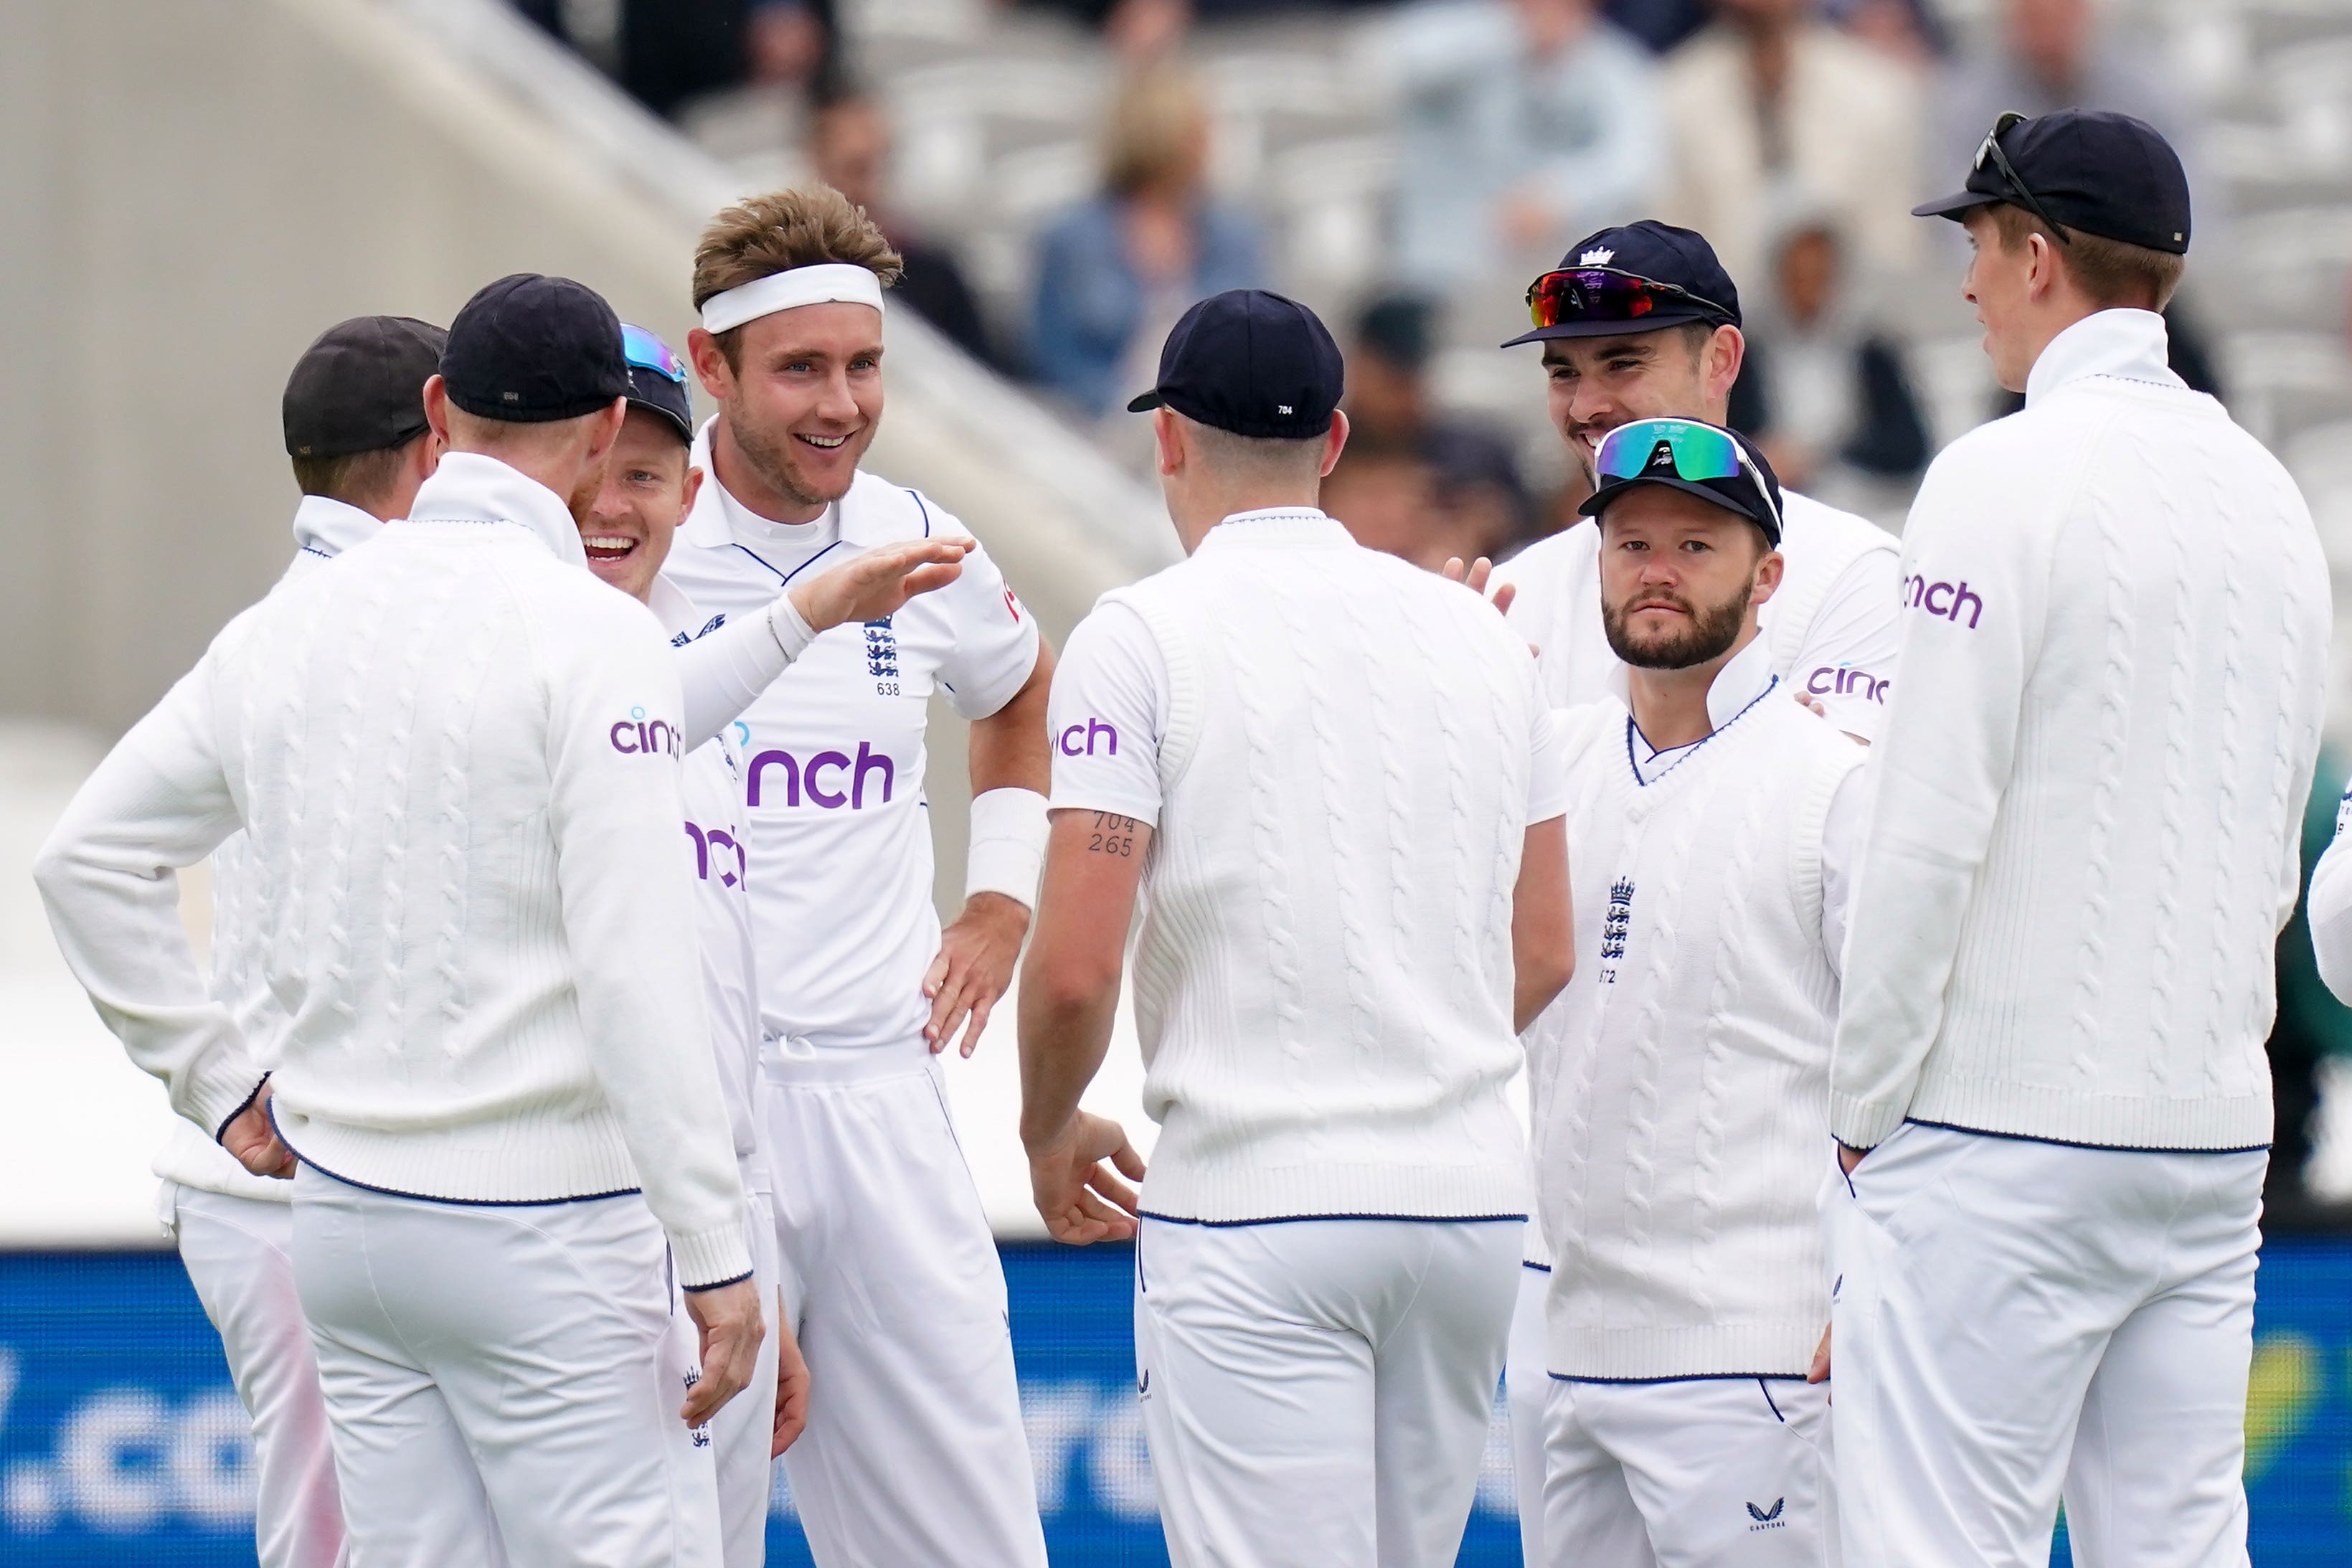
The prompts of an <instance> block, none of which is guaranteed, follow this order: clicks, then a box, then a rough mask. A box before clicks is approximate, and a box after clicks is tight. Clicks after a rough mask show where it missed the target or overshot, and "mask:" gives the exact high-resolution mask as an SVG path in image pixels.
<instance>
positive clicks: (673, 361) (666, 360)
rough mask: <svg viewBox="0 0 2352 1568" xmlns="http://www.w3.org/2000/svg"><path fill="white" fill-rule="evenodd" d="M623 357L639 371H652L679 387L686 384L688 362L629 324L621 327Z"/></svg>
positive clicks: (625, 323) (656, 339)
mask: <svg viewBox="0 0 2352 1568" xmlns="http://www.w3.org/2000/svg"><path fill="white" fill-rule="evenodd" d="M621 357H622V358H624V359H625V360H627V361H628V362H629V363H631V364H632V365H635V367H636V368H637V369H639V370H649V371H652V372H653V373H654V374H656V375H658V376H660V377H662V378H663V379H665V380H667V381H674V382H676V383H677V384H678V385H680V386H684V385H685V384H686V362H685V361H684V360H682V359H680V358H678V357H677V353H676V352H675V351H674V350H672V349H671V347H670V346H669V345H668V344H667V343H666V342H662V341H661V340H660V339H659V338H657V337H656V336H654V335H653V334H652V333H651V332H649V331H646V330H645V329H644V328H643V327H635V326H631V325H629V324H628V323H627V322H623V323H622V325H621Z"/></svg>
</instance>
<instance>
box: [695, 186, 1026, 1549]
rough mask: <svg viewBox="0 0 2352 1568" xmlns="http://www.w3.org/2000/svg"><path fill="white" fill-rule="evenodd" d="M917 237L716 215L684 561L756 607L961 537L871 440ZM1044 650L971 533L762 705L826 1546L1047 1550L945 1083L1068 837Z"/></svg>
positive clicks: (796, 1318)
mask: <svg viewBox="0 0 2352 1568" xmlns="http://www.w3.org/2000/svg"><path fill="white" fill-rule="evenodd" d="M897 277H898V256H897V255H896V254H895V253H894V252H893V251H892V250H891V248H890V246H889V243H888V241H887V239H885V238H884V237H883V236H882V234H881V231H880V230H879V229H877V227H876V226H874V225H873V224H872V223H871V222H870V221H868V219H867V218H866V216H865V214H864V213H863V212H862V211H861V210H860V209H858V208H856V207H855V206H852V205H850V204H849V202H848V201H847V200H846V199H845V198H844V197H843V196H842V195H840V193H839V192H837V191H835V190H832V189H831V188H829V187H827V186H823V185H815V186H811V187H808V188H805V189H802V190H793V191H781V192H777V193H774V194H772V195H764V196H759V197H755V198H753V199H751V200H750V201H747V202H744V203H742V204H740V205H737V206H733V207H730V208H728V209H727V210H725V211H724V212H721V213H720V214H719V216H717V217H716V218H715V219H713V220H712V222H711V225H710V226H709V229H707V230H706V231H705V233H704V235H703V237H702V241H701V243H700V245H699V247H698V249H697V252H696V256H695V268H694V299H695V303H696V305H697V306H698V308H699V309H700V310H701V312H702V326H701V327H700V328H699V329H698V330H697V331H694V332H693V333H692V334H691V335H690V337H689V338H688V348H689V351H690V353H691V354H692V357H693V361H694V367H695V370H696V372H697V374H698V375H699V376H700V378H701V381H702V384H703V388H704V390H705V391H707V392H708V393H709V395H711V396H712V397H713V398H715V399H717V400H718V404H719V414H718V416H717V417H715V418H713V419H711V420H709V422H707V423H706V424H704V426H702V428H701V429H700V431H699V432H698V434H697V435H696V437H695V441H694V447H693V454H692V456H693V462H694V465H695V466H696V467H698V468H701V469H702V470H703V472H704V473H705V475H707V476H708V478H707V479H706V480H705V482H704V484H703V485H702V488H701V489H700V491H699V492H698V494H697V496H696V497H695V500H694V502H693V505H692V507H691V508H690V510H688V516H687V520H686V521H685V523H684V525H683V526H682V527H680V528H679V529H678V531H677V542H676V546H675V548H674V549H673V550H672V552H671V553H670V556H669V559H668V561H667V563H666V564H665V566H664V568H663V576H664V578H665V579H666V580H667V581H668V582H669V583H670V584H673V585H675V586H676V587H677V589H679V590H680V591H681V592H682V593H683V594H684V595H686V597H688V599H690V600H692V601H693V602H694V603H695V604H696V605H698V606H699V608H700V609H702V610H703V611H706V612H711V613H715V614H716V615H717V616H721V617H727V616H742V615H745V614H749V613H754V612H757V611H759V610H761V608H762V607H763V606H765V605H768V604H769V603H770V602H771V601H772V599H773V598H774V596H775V595H776V593H777V590H778V588H779V586H780V585H782V584H787V583H791V582H793V581H794V580H795V579H796V578H798V577H800V576H801V574H803V573H804V572H807V571H809V570H810V569H812V568H814V567H819V566H823V567H832V566H834V565H835V564H837V563H841V562H843V561H846V560H850V559H853V558H855V557H857V556H859V555H861V554H862V553H864V552H869V551H875V550H878V549H886V548H888V547H889V546H891V545H893V544H897V543H899V542H905V541H910V540H915V541H919V540H923V539H931V538H940V537H948V538H961V537H966V535H965V532H964V530H963V528H962V527H961V524H959V523H958V522H957V521H955V519H953V518H952V517H950V516H949V515H948V514H947V513H946V512H945V511H942V510H940V508H939V507H938V506H937V505H936V504H935V503H933V502H932V501H930V500H929V499H928V498H926V497H924V496H923V495H921V494H919V492H917V491H915V490H911V489H903V488H901V487H899V486H898V485H894V484H891V483H889V482H888V481H887V480H884V479H879V478H877V477H876V476H874V475H872V474H868V473H866V472H863V471H862V470H861V469H860V468H859V462H860V460H861V459H862V458H864V456H865V454H866V447H868V446H869V445H870V444H871V443H872V441H873V439H874V432H875V428H876V426H877V424H878V423H879V421H880V419H881V416H882V354H883V342H882V294H883V289H885V288H886V287H887V286H888V285H889V284H890V283H891V282H893V281H895V279H897ZM1052 672H1053V659H1052V657H1051V654H1050V652H1049V651H1048V650H1047V648H1046V647H1045V645H1044V643H1043V642H1042V641H1041V640H1040V639H1039V637H1038V635H1037V628H1036V626H1035V624H1034V622H1033V621H1032V620H1031V619H1030V617H1029V614H1028V612H1027V611H1026V610H1024V608H1023V607H1022V605H1021V602H1020V600H1019V599H1018V598H1016V597H1015V596H1014V595H1013V591H1012V590H1011V589H1010V588H1009V587H1008V586H1006V584H1005V582H1004V578H1003V574H1001V573H999V572H998V571H997V569H996V567H995V565H994V563H992V562H991V561H990V560H989V558H988V555H987V552H985V551H983V550H982V549H981V548H980V547H979V545H978V544H977V543H974V544H973V545H972V546H971V550H970V552H968V553H967V554H966V555H965V556H964V558H963V561H962V572H961V576H960V577H959V578H958V579H957V580H956V581H955V582H954V583H953V584H950V585H949V586H947V587H945V588H942V589H940V590H939V591H938V592H936V593H931V594H927V595H923V596H922V597H921V598H919V599H917V600H914V601H913V602H911V603H909V604H908V605H907V606H906V607H905V608H904V609H901V610H899V611H898V612H897V613H896V614H894V615H890V616H883V617H881V618H879V619H877V620H873V621H869V622H866V623H864V624H862V625H855V626H841V627H839V628H837V629H835V630H832V631H828V632H824V633H822V634H820V635H819V636H817V637H816V638H815V639H814V641H813V642H812V643H810V644H809V646H808V647H807V649H806V651H805V652H803V654H802V655H801V657H800V658H799V660H798V662H796V663H795V664H793V667H792V668H790V669H788V670H786V671H784V673H783V674H782V677H781V678H780V679H776V680H774V681H773V682H772V684H771V685H769V686H768V687H767V688H766V689H765V690H764V691H763V692H762V693H761V694H760V695H759V696H757V697H756V698H754V699H753V700H751V705H750V707H749V708H748V709H746V710H745V711H744V714H743V720H742V728H741V729H740V731H739V736H740V738H741V740H742V742H743V746H742V749H743V752H744V755H745V765H744V824H745V827H746V829H747V837H748V838H749V840H750V842H749V844H748V845H747V846H746V852H747V857H748V859H749V861H750V864H751V866H752V867H753V868H756V875H754V876H753V878H752V879H751V883H750V886H749V892H750V896H751V916H752V930H753V942H754V947H755V951H756V953H757V957H758V963H759V975H760V1008H761V1034H762V1047H761V1055H762V1058H763V1065H764V1068H765V1070H766V1073H767V1077H768V1089H769V1093H768V1096H767V1100H766V1106H765V1114H766V1115H767V1116H768V1118H769V1128H768V1132H769V1136H768V1139H767V1144H768V1149H769V1151H770V1157H771V1159H772V1161H773V1162H774V1181H775V1203H776V1226H777V1236H778V1242H779V1250H780V1252H781V1253H782V1276H783V1293H784V1299H785V1300H784V1309H785V1312H786V1315H787V1317H788V1319H789V1320H790V1321H792V1322H793V1326H794V1327H795V1329H796V1330H797V1331H798V1333H799V1336H800V1345H801V1350H802V1353H803V1355H804V1356H805V1357H806V1359H807V1362H808V1366H809V1373H810V1384H811V1388H812V1398H811V1407H810V1415H809V1425H808V1427H807V1430H806V1432H805V1434H804V1435H803V1436H802V1437H801V1439H800V1440H799V1441H798V1442H797V1443H795V1444H794V1445H793V1447H792V1449H791V1450H790V1451H789V1452H788V1453H786V1454H785V1456H784V1466H785V1469H786V1473H787V1474H788V1475H789V1477H790V1478H791V1480H792V1483H793V1496H794V1499H795V1500H796V1502H797V1503H798V1505H799V1509H800V1514H801V1521H802V1523H803V1526H804V1527H805V1528H806V1530H807V1531H808V1536H809V1542H810V1545H811V1549H812V1550H813V1552H814V1554H815V1556H816V1560H817V1561H818V1562H819V1563H825V1564H828V1565H830V1564H836V1563H974V1564H987V1565H989V1568H1000V1565H1008V1564H1018V1565H1040V1568H1042V1564H1043V1563H1045V1536H1044V1532H1043V1531H1042V1529H1041V1528H1040V1526H1039V1523H1038V1519H1037V1502H1036V1489H1035V1484H1034V1480H1033V1479H1032V1475H1031V1468H1030V1461H1029V1448H1028V1442H1027V1438H1026V1436H1025V1434H1024V1428H1023V1426H1022V1422H1021V1405H1020V1397H1019V1390H1018V1386H1017V1384H1015V1382H1014V1378H1013V1342H1012V1336H1011V1333H1010V1331H1009V1330H1008V1328H1007V1326H1006V1322H1005V1294H1004V1276H1003V1268H1002V1265H1001V1264H1000V1263H999V1261H998V1259H997V1256H996V1248H995V1244H994V1242H993V1240H992V1237H991V1236H990V1233H989V1228H988V1222H987V1219H986V1216H985V1215H983V1214H982V1210H981V1206H980V1197H979V1194H978V1192H977V1190H976V1189H975V1188H974V1187H973V1185H972V1181H971V1173H970V1172H969V1171H968V1170H967V1169H966V1167H965V1165H964V1161H963V1155H962V1152H961V1150H960V1149H959V1148H958V1146H957V1143H956V1138H955V1131H954V1129H953V1127H952V1126H951V1125H950V1121H949V1119H948V1113H947V1107H946V1103H945V1100H943V1098H942V1096H941V1091H940V1068H939V1063H938V1061H937V1060H936V1059H935V1058H936V1053H938V1052H940V1050H943V1049H944V1048H945V1047H947V1046H948V1045H949V1043H950V1041H952V1040H954V1039H955V1038H956V1034H957V1030H958V1027H959V1026H960V1025H961V1026H965V1027H964V1032H963V1037H962V1047H963V1050H964V1052H965V1053H966V1054H967V1055H969V1054H970V1052H971V1049H972V1047H974V1046H975V1045H976V1044H977V1043H978V1041H979V1037H980V1034H981V1030H982V1026H984V1025H985V1024H986V1022H987V1019H988V1015H989V1010H990V1008H991V1007H992V1006H993V1005H995V1003H996V1000H997V998H998V997H1000V996H1001V995H1002V994H1003V992H1004V989H1005V987H1006V985H1007V984H1008V983H1009V982H1010V981H1011V978H1012V973H1013V960H1014V958H1015V956H1016V955H1017V954H1018V953H1019V952H1020V949H1021V942H1022V939H1023V937H1024V935H1025V933H1026V932H1027V930H1028V925H1029V910H1030V905H1031V904H1032V902H1033V901H1034V899H1035V897H1036V889H1037V871H1038V866H1039V863H1040V861H1041V859H1042V858H1043V856H1044V849H1045V795H1044V791H1045V786H1046V784H1047V776H1048V767H1047V762H1046V750H1045V744H1046V743H1045V694H1046V689H1047V686H1048V684H1049V682H1050V679H1051V677H1052ZM934 692H937V693H939V694H940V695H942V696H944V697H945V698H946V700H947V701H948V703H949V705H950V707H952V708H954V709H955V710H956V711H957V712H958V713H960V714H961V715H962V716H963V717H964V718H966V719H969V720H970V721H971V742H970V747H971V751H970V757H971V768H970V772H971V784H972V789H973V792H974V799H973V801H972V806H971V854H970V858H969V861H968V872H967V876H966V879H965V894H966V897H965V903H964V907H963V910H962V912H961V914H960V915H959V916H958V918H957V919H956V920H955V921H953V922H951V923H950V925H949V926H948V927H947V928H946V930H945V931H941V929H940V923H939V918H938V916H937V915H936V914H935V913H934V912H933V910H932V906H931V840H930V818H929V813H928V811H927V810H926V809H925V802H924V799H923V793H922V784H923V777H924V770H925V765H926V755H925V739H926V734H927V730H928V722H927V714H928V703H929V699H930V698H931V696H932V695H933V693H934Z"/></svg>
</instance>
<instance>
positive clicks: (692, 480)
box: [677, 468, 702, 522]
mask: <svg viewBox="0 0 2352 1568" xmlns="http://www.w3.org/2000/svg"><path fill="white" fill-rule="evenodd" d="M701 493H702V470H701V469H700V468H688V469H687V470H686V493H685V494H684V495H683V496H680V497H679V498H678V503H677V515H678V521H681V522H683V521H686V518H687V515H688V513H689V512H691V511H693V510H694V498H695V497H697V496H698V495H700V494H701Z"/></svg>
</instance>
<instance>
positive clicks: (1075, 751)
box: [1046, 604, 1169, 826]
mask: <svg viewBox="0 0 2352 1568" xmlns="http://www.w3.org/2000/svg"><path fill="white" fill-rule="evenodd" d="M1168 704H1169V683H1168V662H1167V660H1166V659H1165V658H1161V657H1160V644H1159V642H1158V640H1157V639H1156V638H1154V637H1152V635H1151V628H1150V627H1149V626H1145V625H1144V624H1143V620H1142V617H1141V616H1138V615H1137V614H1136V613H1135V612H1134V611H1132V610H1130V609H1129V608H1127V607H1126V606H1125V605H1117V604H1111V605H1097V606H1096V607H1095V610H1094V613H1093V614H1092V615H1089V616H1087V618H1086V619H1085V620H1083V621H1080V622H1079V623H1078V625H1077V627H1076V629H1075V630H1074V631H1072V632H1071V633H1070V641H1069V646H1068V647H1066V648H1065V649H1064V650H1063V653H1062V658H1061V661H1060V662H1059V663H1058V664H1056V665H1055V667H1054V692H1053V697H1052V700H1050V702H1049V703H1048V704H1047V707H1046V712H1047V716H1048V718H1047V722H1048V724H1049V726H1050V731H1049V735H1050V739H1051V740H1052V742H1053V746H1054V794H1053V802H1052V804H1053V808H1054V809H1055V810H1056V811H1107V812H1112V813H1115V814H1117V815H1118V816H1131V817H1133V818H1135V819H1136V820H1137V821H1138V822H1146V823H1150V824H1151V825H1153V826H1158V825H1159V822H1160V805H1161V804H1162V803H1161V799H1160V745H1161V743H1162V742H1164V741H1165V740H1166V739H1167V735H1168Z"/></svg>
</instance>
